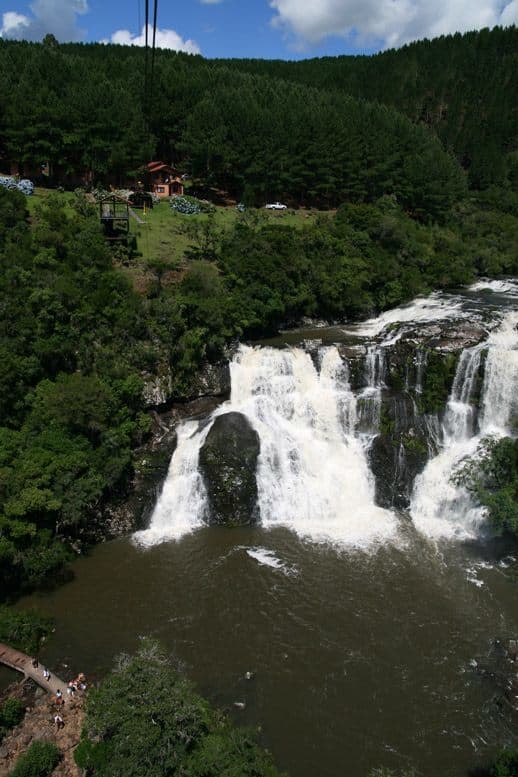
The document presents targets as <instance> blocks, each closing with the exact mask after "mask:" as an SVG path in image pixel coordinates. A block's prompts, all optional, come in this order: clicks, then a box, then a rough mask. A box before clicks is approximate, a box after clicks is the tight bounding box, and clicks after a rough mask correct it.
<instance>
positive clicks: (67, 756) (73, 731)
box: [0, 680, 84, 777]
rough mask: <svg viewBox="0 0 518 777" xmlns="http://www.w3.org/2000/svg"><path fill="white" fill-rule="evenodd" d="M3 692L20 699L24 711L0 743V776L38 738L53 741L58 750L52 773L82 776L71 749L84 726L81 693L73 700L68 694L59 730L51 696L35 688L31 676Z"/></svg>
mask: <svg viewBox="0 0 518 777" xmlns="http://www.w3.org/2000/svg"><path fill="white" fill-rule="evenodd" d="M6 695H9V696H11V697H14V698H17V699H19V700H20V701H21V702H22V703H23V704H24V705H25V708H26V714H25V717H24V719H23V720H22V722H21V723H19V724H18V725H17V726H15V728H13V729H12V731H10V732H9V733H8V734H7V736H6V737H5V739H4V740H3V742H2V743H1V744H0V777H7V775H8V774H9V772H10V771H11V769H12V768H13V767H14V765H15V763H16V761H17V760H18V758H19V757H20V755H22V753H24V752H25V751H26V750H27V749H28V747H29V745H31V744H32V742H36V741H37V740H41V741H43V742H53V743H54V744H55V745H56V746H57V747H58V748H59V750H61V753H62V755H63V759H62V761H61V762H60V763H59V764H58V766H57V767H56V768H55V770H54V771H53V773H52V775H53V777H81V775H82V774H83V772H82V771H81V769H79V767H77V766H76V764H75V761H74V750H75V748H76V746H77V744H78V743H79V740H80V738H81V729H82V727H83V721H84V712H83V697H82V696H81V697H78V698H75V699H73V700H70V699H69V698H68V697H67V699H66V701H65V705H64V707H63V708H60V712H59V714H60V715H61V717H62V718H63V721H64V724H65V725H64V727H63V728H61V729H60V730H59V731H58V730H57V728H56V725H55V723H54V715H55V714H56V708H55V706H54V703H53V700H52V697H51V696H49V694H48V693H46V692H45V691H44V690H43V689H42V688H37V687H36V686H35V685H34V683H33V682H32V680H25V681H22V682H21V683H17V684H15V685H13V686H11V687H10V688H9V689H8V691H7V694H6Z"/></svg>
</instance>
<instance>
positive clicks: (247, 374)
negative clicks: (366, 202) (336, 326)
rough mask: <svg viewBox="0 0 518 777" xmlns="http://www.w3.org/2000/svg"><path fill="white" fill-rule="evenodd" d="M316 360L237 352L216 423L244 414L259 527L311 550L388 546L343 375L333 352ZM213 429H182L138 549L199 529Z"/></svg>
mask: <svg viewBox="0 0 518 777" xmlns="http://www.w3.org/2000/svg"><path fill="white" fill-rule="evenodd" d="M319 359H320V365H319V367H320V369H317V368H316V367H315V365H314V363H313V361H312V359H311V356H310V355H309V354H308V353H306V352H305V351H302V350H300V349H291V350H279V349H273V348H249V347H242V348H241V349H240V351H239V353H238V354H237V356H236V358H235V359H234V360H233V362H232V364H231V380H232V393H231V398H230V401H229V402H228V403H225V405H222V406H221V407H220V408H218V410H217V411H216V412H215V414H214V417H215V416H216V415H220V414H222V413H225V412H229V411H237V412H240V413H243V414H244V415H245V416H246V417H247V418H248V420H249V421H250V423H251V424H252V426H253V427H254V429H255V430H256V431H257V432H258V434H259V437H260V440H261V453H260V457H259V461H258V471H257V486H258V499H259V511H260V516H261V523H262V525H263V527H266V528H269V527H274V526H287V527H289V528H290V529H292V530H293V531H295V532H296V533H298V534H299V535H300V536H304V537H308V538H311V539H312V540H314V541H332V542H338V543H343V544H346V545H349V546H351V545H352V546H357V547H365V546H367V545H368V544H370V543H372V542H373V541H376V540H385V539H387V538H389V537H391V536H392V535H393V534H394V533H395V531H396V528H397V521H396V518H395V516H394V515H393V513H391V512H390V511H388V510H385V509H383V508H381V507H378V506H376V504H375V503H374V483H373V478H372V475H371V472H370V470H369V466H368V462H367V455H366V443H365V440H364V439H362V437H360V436H359V435H357V434H356V432H355V430H356V423H357V408H356V398H355V396H354V394H353V393H352V391H351V388H350V385H349V378H348V372H347V365H346V364H345V363H344V362H343V361H342V359H341V358H340V355H339V353H338V351H337V349H336V348H334V347H329V348H324V349H322V350H321V351H320V353H319ZM186 427H187V428H186ZM209 428H210V424H209V425H206V426H205V427H204V428H203V430H201V431H200V430H197V426H196V424H194V423H193V422H190V424H188V425H187V424H185V425H184V426H183V427H182V429H181V434H180V436H179V440H178V447H177V450H176V452H175V454H174V456H173V460H172V462H171V467H170V471H169V476H168V480H167V481H166V484H165V486H164V489H163V492H162V495H161V497H160V499H159V501H158V503H157V506H156V509H155V512H154V514H153V517H152V520H151V525H150V528H149V529H148V530H147V531H145V532H139V533H138V535H137V536H136V539H137V541H139V542H141V543H143V544H147V545H149V544H154V543H155V542H158V541H161V540H164V539H168V538H177V537H179V536H181V535H182V534H183V533H185V531H189V530H192V529H193V528H195V527H196V526H200V525H201V524H202V523H203V518H204V516H205V510H206V504H207V502H206V494H205V490H204V487H203V483H202V481H201V478H200V476H199V474H198V457H199V451H200V448H201V446H202V445H203V442H204V440H205V438H206V436H207V434H208V430H209Z"/></svg>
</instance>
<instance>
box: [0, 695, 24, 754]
mask: <svg viewBox="0 0 518 777" xmlns="http://www.w3.org/2000/svg"><path fill="white" fill-rule="evenodd" d="M24 715H25V707H24V706H23V704H22V702H21V701H19V699H7V700H6V701H5V702H4V703H3V704H2V706H1V707H0V743H1V742H2V740H3V738H4V737H5V736H6V734H7V733H8V731H10V730H11V729H12V728H14V727H15V726H17V725H18V723H19V722H20V721H21V720H22V718H23V716H24Z"/></svg>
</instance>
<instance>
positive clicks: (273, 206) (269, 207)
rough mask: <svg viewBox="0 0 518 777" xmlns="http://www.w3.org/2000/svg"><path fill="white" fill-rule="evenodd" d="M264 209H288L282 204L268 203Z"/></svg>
mask: <svg viewBox="0 0 518 777" xmlns="http://www.w3.org/2000/svg"><path fill="white" fill-rule="evenodd" d="M264 207H265V208H268V210H287V208H288V206H287V205H283V203H282V202H269V203H268V204H267V205H265V206H264Z"/></svg>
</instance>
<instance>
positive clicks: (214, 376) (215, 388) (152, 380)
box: [141, 359, 230, 410]
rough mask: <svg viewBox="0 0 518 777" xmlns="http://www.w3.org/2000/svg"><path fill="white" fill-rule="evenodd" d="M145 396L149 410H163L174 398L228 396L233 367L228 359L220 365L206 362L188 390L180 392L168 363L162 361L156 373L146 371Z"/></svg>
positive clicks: (143, 394)
mask: <svg viewBox="0 0 518 777" xmlns="http://www.w3.org/2000/svg"><path fill="white" fill-rule="evenodd" d="M141 377H142V379H143V381H144V387H143V391H142V397H143V400H144V407H145V409H147V410H152V409H155V410H160V409H163V408H166V407H167V406H170V405H171V403H172V402H173V401H174V400H175V399H185V400H194V399H199V398H201V397H228V395H229V394H230V366H229V361H228V359H225V360H224V361H221V362H219V363H218V364H209V363H208V362H206V363H205V364H204V365H203V367H202V368H201V369H200V370H199V371H198V373H197V374H196V375H195V376H194V377H193V379H192V380H191V382H190V383H189V386H188V388H187V390H183V391H180V392H179V391H178V386H177V385H175V381H174V376H173V372H172V369H171V366H170V364H169V362H168V361H166V360H164V361H162V362H160V363H159V364H158V366H157V368H156V370H155V372H154V373H153V374H151V373H148V372H143V373H142V374H141Z"/></svg>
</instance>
